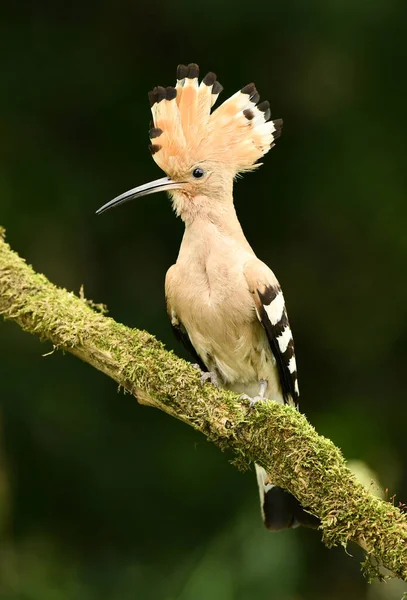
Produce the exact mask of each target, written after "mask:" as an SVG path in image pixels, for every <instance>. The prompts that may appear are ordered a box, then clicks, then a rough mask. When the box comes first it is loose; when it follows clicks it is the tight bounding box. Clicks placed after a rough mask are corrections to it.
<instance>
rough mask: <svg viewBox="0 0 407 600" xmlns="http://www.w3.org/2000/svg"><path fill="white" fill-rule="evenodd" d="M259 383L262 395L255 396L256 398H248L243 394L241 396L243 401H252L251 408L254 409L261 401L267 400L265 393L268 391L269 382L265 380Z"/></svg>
mask: <svg viewBox="0 0 407 600" xmlns="http://www.w3.org/2000/svg"><path fill="white" fill-rule="evenodd" d="M259 383H260V390H259V392H260V393H259V394H257V396H254V398H252V397H251V396H248V395H247V394H242V395H241V396H240V399H241V400H250V403H249V408H252V407H253V406H254V405H255V404H257V402H260V401H261V400H266V398H265V393H266V389H267V381H265V380H264V379H260V381H259Z"/></svg>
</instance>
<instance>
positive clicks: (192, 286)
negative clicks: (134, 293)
mask: <svg viewBox="0 0 407 600" xmlns="http://www.w3.org/2000/svg"><path fill="white" fill-rule="evenodd" d="M221 258H222V259H221V260H220V259H219V256H217V257H216V260H211V257H210V256H208V257H207V259H206V260H205V261H204V262H203V261H202V262H201V263H199V262H197V261H195V263H194V264H191V263H189V264H188V263H186V264H182V262H181V264H178V263H177V265H176V268H175V273H174V284H173V285H171V286H170V289H168V290H167V294H168V296H169V300H170V303H171V307H172V308H173V310H174V311H175V313H176V315H177V317H178V319H179V320H180V321H181V322H182V324H183V325H184V327H185V328H186V330H187V332H188V335H189V337H190V340H191V342H192V344H193V346H194V348H195V350H196V351H197V352H198V354H199V355H200V357H201V358H202V360H203V362H204V363H205V365H206V366H207V368H208V369H209V370H215V371H216V372H218V373H219V375H220V376H221V378H222V379H223V381H224V383H225V384H226V385H231V386H233V385H234V384H242V385H243V386H245V385H247V383H249V382H258V381H259V379H262V378H267V379H270V377H269V375H270V371H272V372H274V370H275V366H274V363H273V357H272V354H271V352H270V348H269V345H268V342H267V338H266V335H265V332H264V330H263V328H262V326H261V324H260V323H259V321H258V319H257V316H256V313H255V308H254V304H253V299H252V296H251V294H250V292H249V289H248V286H247V283H246V280H245V277H244V272H243V264H242V265H241V264H239V262H237V261H233V260H232V259H231V257H229V258H228V257H227V256H225V257H221ZM266 375H267V377H266Z"/></svg>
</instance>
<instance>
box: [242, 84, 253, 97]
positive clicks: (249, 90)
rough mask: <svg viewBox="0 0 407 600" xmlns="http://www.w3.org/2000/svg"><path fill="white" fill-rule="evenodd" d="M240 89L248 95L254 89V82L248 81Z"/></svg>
mask: <svg viewBox="0 0 407 600" xmlns="http://www.w3.org/2000/svg"><path fill="white" fill-rule="evenodd" d="M240 91H241V93H242V94H247V95H248V96H251V95H252V94H253V93H254V92H255V91H256V86H255V85H254V83H248V84H247V85H245V86H244V87H243V88H242V89H241V90H240Z"/></svg>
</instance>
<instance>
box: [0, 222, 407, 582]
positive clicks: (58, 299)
mask: <svg viewBox="0 0 407 600" xmlns="http://www.w3.org/2000/svg"><path fill="white" fill-rule="evenodd" d="M4 237H5V235H4V230H2V229H1V228H0V315H3V316H4V318H5V319H7V320H10V321H15V322H16V323H17V324H18V325H19V326H20V327H22V329H24V330H25V331H27V332H29V333H32V334H35V335H37V336H39V337H40V338H41V339H42V340H49V341H50V342H51V343H52V344H53V345H54V346H55V347H56V348H61V349H64V350H66V351H69V352H71V353H72V354H74V355H75V356H77V357H79V358H81V359H82V360H83V361H85V362H87V363H89V364H90V365H92V366H93V367H95V368H97V369H99V370H100V371H102V372H103V373H105V374H106V375H108V376H109V377H111V378H112V379H114V380H115V381H116V382H117V383H118V384H119V385H120V386H122V387H123V388H125V389H126V390H128V391H129V392H130V393H131V394H133V395H134V396H135V397H136V398H137V400H138V401H139V402H140V403H141V404H145V405H150V406H154V407H156V408H159V409H160V410H163V411H164V412H166V413H168V414H170V415H172V416H174V417H176V418H177V419H180V420H182V421H184V422H185V423H187V424H188V425H191V426H192V427H194V428H195V429H197V430H198V431H200V432H201V433H203V434H204V435H206V437H207V438H208V439H209V440H210V441H212V442H213V443H214V444H216V445H217V446H218V447H219V448H221V449H222V450H225V449H229V450H231V451H232V452H233V453H234V455H235V461H234V462H235V464H236V465H237V466H239V467H240V468H247V467H249V466H250V465H251V464H252V463H253V462H257V463H259V464H260V465H262V466H263V467H264V468H265V469H266V471H267V472H268V473H269V474H270V476H271V479H272V481H273V482H274V483H276V484H277V485H280V486H281V487H283V488H285V489H287V490H289V491H290V492H291V493H293V494H294V495H295V496H296V497H297V498H298V500H300V502H301V503H302V504H303V505H304V506H307V507H309V510H310V511H311V512H312V513H313V514H315V515H317V516H318V517H319V518H320V519H321V532H322V539H323V541H324V543H325V544H326V545H327V546H328V547H330V546H335V545H342V546H344V547H346V546H347V545H348V543H349V542H351V541H353V542H356V543H357V544H359V545H360V546H361V547H362V548H364V549H365V550H366V552H367V556H368V557H369V558H372V559H373V560H374V561H375V562H376V563H377V564H378V565H382V566H384V567H386V568H387V569H389V570H390V571H391V572H392V573H393V574H394V575H395V576H397V577H400V578H401V579H403V580H405V581H407V515H406V514H404V513H402V512H401V511H400V510H399V509H398V508H397V507H395V506H393V505H392V504H390V503H388V502H384V501H382V500H380V499H379V498H377V497H375V496H374V495H373V494H372V493H371V492H370V491H369V490H367V489H366V488H365V487H363V486H362V485H361V484H360V483H359V482H357V481H356V480H355V478H354V476H353V475H352V473H351V472H350V471H349V469H348V468H347V467H346V464H345V461H344V458H343V456H342V454H341V452H340V450H339V449H338V448H336V446H335V445H334V444H333V443H332V442H331V441H330V440H328V439H326V438H324V437H323V436H321V435H318V434H317V433H316V431H315V429H314V428H313V427H312V426H311V425H310V424H309V423H308V421H307V419H306V418H305V417H304V415H301V414H300V413H299V412H297V411H296V410H295V409H294V408H292V407H290V406H283V405H280V404H278V403H276V402H272V401H267V402H262V403H258V404H256V407H255V408H254V409H249V408H248V403H247V402H246V401H242V400H241V399H240V398H239V397H238V396H237V395H236V394H233V393H232V392H228V391H224V390H218V389H216V388H214V387H213V386H211V385H205V386H204V387H201V385H200V378H199V375H198V373H197V371H196V370H195V369H194V368H193V367H192V366H191V365H190V364H189V363H187V362H186V361H184V360H182V359H180V358H178V357H176V356H175V355H174V353H173V352H169V351H167V350H166V349H165V348H164V346H163V344H162V343H161V342H159V341H158V340H157V339H156V338H155V337H154V336H152V335H151V334H149V333H147V332H146V331H140V330H137V329H130V328H128V327H126V326H124V325H122V324H120V323H117V322H116V321H114V320H113V319H111V318H109V317H106V316H105V315H104V314H102V312H100V311H98V310H95V305H93V306H92V305H90V303H89V302H88V301H86V299H85V298H84V297H83V294H81V295H80V297H77V296H76V295H75V294H73V293H72V292H68V291H67V290H64V289H61V288H58V287H56V286H55V285H53V284H52V283H51V282H50V281H48V280H47V279H46V277H44V275H41V274H38V273H35V271H34V270H33V269H32V268H31V267H30V266H28V265H27V264H26V262H25V261H24V260H23V259H22V258H20V257H19V256H18V254H16V253H15V252H13V251H12V250H11V249H10V247H9V245H8V244H7V243H6V241H5V239H4ZM16 360H17V357H16ZM45 369H46V367H45V366H44V376H45Z"/></svg>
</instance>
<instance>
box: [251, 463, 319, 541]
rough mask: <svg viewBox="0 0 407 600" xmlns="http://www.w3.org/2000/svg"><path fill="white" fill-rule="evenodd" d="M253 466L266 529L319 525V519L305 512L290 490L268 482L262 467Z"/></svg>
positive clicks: (315, 526)
mask: <svg viewBox="0 0 407 600" xmlns="http://www.w3.org/2000/svg"><path fill="white" fill-rule="evenodd" d="M255 467H256V475H257V483H258V486H259V494H260V506H261V512H262V515H263V520H264V525H265V526H266V527H267V529H269V530H270V531H279V530H280V529H288V528H290V527H299V526H300V525H302V526H303V527H311V528H313V529H316V528H317V527H318V526H319V525H320V521H319V519H318V518H317V517H315V516H314V515H312V514H311V513H309V512H307V511H306V510H305V509H304V508H303V507H302V506H301V504H300V503H299V502H298V500H297V498H295V497H294V496H293V495H292V494H290V492H287V491H286V490H283V489H282V488H280V487H277V486H276V485H273V484H272V483H270V482H269V477H268V475H267V473H266V471H265V470H264V469H263V467H260V466H259V465H255Z"/></svg>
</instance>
